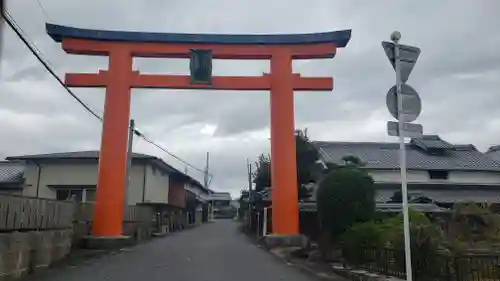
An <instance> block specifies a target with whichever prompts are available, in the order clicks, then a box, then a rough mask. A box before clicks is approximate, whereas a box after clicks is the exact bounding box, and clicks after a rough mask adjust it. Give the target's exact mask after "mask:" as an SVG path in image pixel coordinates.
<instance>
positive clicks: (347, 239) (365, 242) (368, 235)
mask: <svg viewBox="0 0 500 281" xmlns="http://www.w3.org/2000/svg"><path fill="white" fill-rule="evenodd" d="M386 232H387V231H386V229H385V227H384V225H383V224H382V223H380V222H375V221H369V222H363V223H357V224H355V225H353V226H351V227H350V228H349V229H347V231H346V232H344V234H342V236H341V237H340V240H341V244H342V255H343V256H344V258H345V259H346V261H348V262H349V263H351V264H363V263H364V262H365V261H366V260H365V259H366V256H365V254H366V250H381V249H383V248H384V247H385V246H387V239H386V238H387V237H386V234H387V233H386Z"/></svg>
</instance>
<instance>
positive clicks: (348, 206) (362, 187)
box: [316, 166, 375, 239]
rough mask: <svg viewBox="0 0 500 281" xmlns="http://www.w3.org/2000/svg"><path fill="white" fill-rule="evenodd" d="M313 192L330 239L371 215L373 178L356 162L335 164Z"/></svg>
mask: <svg viewBox="0 0 500 281" xmlns="http://www.w3.org/2000/svg"><path fill="white" fill-rule="evenodd" d="M316 196H317V198H316V202H317V204H318V215H319V220H320V226H321V229H322V231H324V232H325V233H327V234H328V235H329V237H330V239H332V238H333V239H336V238H338V237H339V236H340V235H341V234H342V233H343V232H344V231H345V230H346V229H347V228H348V227H349V226H351V225H353V224H355V223H358V222H365V221H369V220H371V219H372V218H373V217H374V214H375V199H374V197H375V188H374V185H373V179H372V178H371V177H370V175H368V174H367V173H366V172H364V171H362V170H361V169H359V168H358V167H356V166H346V167H339V168H335V169H334V170H333V171H331V172H330V173H329V174H328V175H327V176H326V177H325V178H324V179H323V180H322V181H321V183H320V184H319V187H318V191H317V195H316Z"/></svg>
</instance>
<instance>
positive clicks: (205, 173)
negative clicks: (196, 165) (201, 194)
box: [203, 151, 210, 189]
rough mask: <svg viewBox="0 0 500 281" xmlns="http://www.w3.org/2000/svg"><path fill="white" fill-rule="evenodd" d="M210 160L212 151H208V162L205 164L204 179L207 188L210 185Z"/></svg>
mask: <svg viewBox="0 0 500 281" xmlns="http://www.w3.org/2000/svg"><path fill="white" fill-rule="evenodd" d="M209 162H210V153H209V152H208V151H207V162H206V164H205V172H204V173H203V174H204V177H203V180H204V182H205V188H207V189H208V185H209V174H208V168H209V167H208V165H209Z"/></svg>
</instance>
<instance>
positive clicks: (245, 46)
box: [46, 24, 351, 237]
mask: <svg viewBox="0 0 500 281" xmlns="http://www.w3.org/2000/svg"><path fill="white" fill-rule="evenodd" d="M46 28H47V33H48V34H49V35H50V36H51V37H52V38H53V39H54V40H55V41H56V42H62V48H63V49H64V50H65V51H66V52H67V53H72V54H87V55H101V56H109V68H108V70H107V71H99V73H90V74H75V73H69V74H66V84H67V85H68V86H70V87H106V98H105V105H104V111H105V113H104V120H103V131H102V141H101V151H100V157H99V173H98V182H97V194H96V199H97V201H96V204H95V212H94V221H93V227H92V234H93V235H94V236H97V237H119V236H121V234H122V215H123V205H124V204H123V198H124V187H125V170H126V155H127V145H126V144H127V132H128V120H129V118H130V90H131V88H163V89H207V90H208V89H210V90H253V91H255V90H270V92H271V162H272V168H271V169H272V171H271V175H272V176H271V178H272V194H273V195H272V196H273V197H272V201H273V202H272V208H273V210H272V217H273V220H272V222H273V233H274V234H279V235H295V234H298V233H299V219H298V190H297V172H296V166H297V165H296V159H295V137H294V131H295V128H294V127H295V126H294V101H293V93H294V91H325V90H327V91H331V90H332V89H333V79H332V78H315V77H301V76H300V74H294V73H293V70H292V60H293V59H321V58H332V57H333V56H334V55H335V53H336V49H337V48H338V47H345V46H346V45H347V43H348V41H349V40H350V37H351V31H350V30H343V31H336V32H326V33H315V34H287V35H216V34H210V35H208V34H173V33H141V32H123V31H105V30H89V29H78V28H72V27H64V26H58V25H52V24H47V26H46ZM193 49H194V50H210V51H211V54H212V58H214V59H251V60H270V63H271V71H270V73H269V74H264V75H262V76H249V77H244V76H243V77H238V76H221V77H217V76H215V77H212V79H211V81H210V83H208V84H194V83H193V82H192V81H190V76H187V75H152V74H141V73H139V72H138V71H132V59H133V57H168V58H189V56H190V51H191V50H193Z"/></svg>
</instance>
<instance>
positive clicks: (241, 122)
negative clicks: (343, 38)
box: [0, 0, 500, 194]
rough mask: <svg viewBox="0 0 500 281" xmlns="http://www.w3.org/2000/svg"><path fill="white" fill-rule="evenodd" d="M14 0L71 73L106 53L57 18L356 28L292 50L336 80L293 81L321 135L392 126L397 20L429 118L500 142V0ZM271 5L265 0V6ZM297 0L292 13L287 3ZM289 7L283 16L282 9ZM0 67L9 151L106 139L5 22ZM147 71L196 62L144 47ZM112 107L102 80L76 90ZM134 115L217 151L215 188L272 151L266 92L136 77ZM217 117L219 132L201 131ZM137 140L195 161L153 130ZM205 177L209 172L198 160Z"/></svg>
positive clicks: (141, 66) (253, 67)
mask: <svg viewBox="0 0 500 281" xmlns="http://www.w3.org/2000/svg"><path fill="white" fill-rule="evenodd" d="M41 3H42V4H43V6H44V8H45V10H46V11H47V14H48V16H47V15H45V14H44V13H43V11H42V10H41V9H40V7H39V6H38V4H37V3H36V2H34V1H28V0H18V1H9V5H8V9H9V11H10V14H11V15H12V16H13V17H14V19H15V20H16V22H17V23H18V24H19V25H20V26H21V27H22V28H23V30H24V32H25V33H26V34H28V36H29V37H30V39H31V41H33V42H35V43H36V45H37V46H38V48H39V49H40V50H41V51H42V53H43V55H44V57H45V58H46V59H47V60H48V61H50V62H51V65H52V66H53V67H54V69H55V70H56V71H57V73H58V74H59V76H60V77H63V75H64V73H65V72H96V71H97V70H98V69H105V68H106V67H107V58H104V57H88V56H76V55H67V54H65V53H64V52H63V51H62V50H61V48H60V45H59V44H57V43H55V42H53V41H52V40H51V39H50V38H49V37H48V36H47V35H46V34H45V27H44V23H45V22H46V21H49V22H53V23H57V24H63V25H70V26H75V27H82V28H95V29H124V30H138V31H153V32H193V33H196V32H200V33H202V32H205V33H285V32H290V33H299V32H318V31H327V30H336V29H345V28H352V29H353V33H352V34H353V35H352V40H351V42H350V43H349V45H348V46H347V48H345V49H339V50H338V53H337V56H336V57H335V58H334V59H333V60H320V61H298V62H294V70H295V71H296V72H300V73H301V74H302V75H304V76H327V77H328V76H333V77H334V84H335V89H334V91H333V92H301V93H295V101H296V103H295V110H296V114H295V115H296V126H297V127H301V128H303V127H308V128H309V132H310V134H311V137H312V138H313V139H321V140H380V141H393V139H392V138H390V137H388V136H386V133H385V122H386V121H387V120H390V119H391V117H390V115H389V114H388V113H387V110H386V109H385V94H386V92H387V90H388V89H389V88H390V87H391V86H392V85H393V84H394V71H393V70H392V68H391V66H390V64H389V62H388V61H387V58H386V57H385V54H384V52H383V50H382V47H381V45H380V42H381V41H382V40H387V38H388V35H389V34H390V32H392V31H393V30H395V29H398V30H400V31H401V32H402V34H403V39H402V43H406V44H414V45H417V46H419V47H420V48H421V49H422V54H421V56H420V59H419V61H418V63H417V65H416V67H415V69H414V71H413V74H412V76H411V77H410V80H409V82H408V83H409V84H410V85H412V86H413V87H414V88H415V89H416V90H417V91H418V92H419V93H420V94H421V97H422V99H423V112H422V115H421V116H420V117H419V119H418V122H420V123H422V124H423V125H424V130H425V131H426V132H429V133H437V134H440V135H442V136H443V137H445V138H446V139H448V140H449V141H450V142H460V143H474V144H476V145H477V146H478V147H479V148H481V149H485V148H487V146H489V145H492V144H497V143H499V142H500V141H499V139H498V128H499V125H500V117H499V116H498V115H497V114H496V113H497V111H498V110H497V109H498V108H499V107H500V101H499V100H498V98H497V96H498V88H499V78H498V77H500V53H499V52H498V46H500V34H498V33H495V32H489V30H490V29H491V28H493V27H494V26H499V25H500V19H499V18H498V17H497V15H496V13H497V11H498V10H499V9H500V4H499V2H498V1H495V0H488V1H482V2H481V4H480V5H478V4H477V3H475V2H471V1H465V0H464V1H458V2H457V1H456V0H446V1H438V2H436V1H430V0H428V1H418V2H402V1H396V0H390V1H384V2H383V4H382V3H381V2H380V1H375V2H374V1H362V2H356V4H354V3H351V2H349V1H332V0H319V1H314V3H312V2H311V1H302V0H293V1H289V0H288V1H287V0H274V1H264V0H254V1H228V0H213V1H194V0H183V1H180V0H175V1H160V0H151V1H148V3H147V4H144V3H143V2H141V1H128V0H121V1H116V0H115V1H113V0H106V1H103V0H100V1H98V0H87V1H77V0H70V1H63V2H61V1H48V0H45V1H44V0H41ZM263 7H266V9H262V8H263ZM283 9H285V10H286V12H284V10H283ZM276 15H279V17H276ZM3 42H4V46H3V51H4V53H3V57H2V65H1V66H2V68H1V80H0V125H1V127H2V131H3V132H8V133H7V134H6V136H5V137H3V138H2V146H1V147H0V155H1V156H7V155H15V154H23V153H39V152H40V153H42V152H52V151H65V150H80V149H95V148H98V147H99V140H100V138H99V135H100V131H101V127H100V124H99V122H97V121H96V120H94V119H93V117H92V116H91V115H90V114H88V113H86V112H85V111H84V110H83V108H81V107H80V106H79V105H78V104H77V103H76V102H75V101H74V100H72V99H71V97H70V96H69V95H67V94H66V93H65V91H64V89H62V88H61V87H60V86H59V85H58V84H57V82H56V81H55V80H53V79H52V78H51V77H50V76H49V75H48V74H47V73H46V72H45V70H44V69H43V68H42V66H41V65H40V64H39V63H38V62H37V61H36V59H35V58H34V57H33V56H32V55H31V54H30V52H29V51H28V50H27V49H26V48H25V47H24V46H23V45H22V44H21V42H20V41H19V40H18V39H17V38H16V37H15V35H14V34H13V32H12V31H10V30H8V28H6V32H5V34H4V40H3ZM134 69H138V70H140V71H141V72H144V73H177V74H181V73H184V74H186V73H188V62H187V61H186V60H167V59H161V60H152V59H136V60H135V61H134ZM266 71H269V65H268V63H267V62H265V61H244V62H239V61H215V62H214V72H215V74H217V75H261V74H262V73H263V72H266ZM74 92H75V93H76V94H77V95H78V96H79V97H80V98H81V99H83V100H84V101H85V102H86V103H88V104H89V105H90V106H91V108H92V109H94V110H96V111H97V112H99V113H102V110H103V102H104V90H103V89H75V90H74ZM132 100H133V104H132V108H131V114H132V117H133V118H134V119H136V121H137V124H138V126H139V128H140V129H141V130H142V131H144V132H145V133H146V134H147V135H148V136H149V137H150V138H151V139H153V140H155V141H157V142H158V143H160V144H162V145H163V146H165V147H167V148H169V149H170V150H171V151H172V152H174V153H175V154H176V155H178V156H180V157H182V158H183V159H186V160H188V161H189V162H190V163H193V164H195V165H196V166H198V167H202V166H203V165H204V158H205V153H206V151H210V152H211V155H212V168H213V173H214V174H215V178H214V182H213V187H214V188H216V189H219V190H229V191H231V192H233V194H237V193H238V192H239V190H240V189H241V188H244V187H246V176H245V167H244V165H245V159H246V158H255V157H256V156H257V155H258V154H259V153H261V152H268V151H269V141H268V139H267V136H268V135H269V133H268V127H269V111H268V110H269V94H268V93H265V92H237V91H227V92H216V91H182V90H154V91H153V90H140V89H134V90H133V99H132ZM207 124H208V125H210V126H215V127H216V130H215V133H214V134H213V135H207V134H204V133H202V131H203V128H204V127H205V126H206V125H207ZM135 149H136V150H137V151H141V152H147V153H151V154H154V155H157V156H160V157H164V158H165V159H166V160H167V161H168V162H169V163H172V164H173V165H174V166H176V167H178V168H180V169H184V165H183V164H181V163H179V162H178V161H176V160H175V159H172V158H171V157H169V156H168V155H166V154H164V153H163V152H161V151H159V150H158V149H156V148H154V147H152V146H151V145H148V144H147V143H145V142H144V141H137V142H136V145H135ZM188 172H189V173H190V174H191V175H193V176H195V177H197V178H198V179H201V174H200V173H198V172H195V171H193V170H192V169H188Z"/></svg>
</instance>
